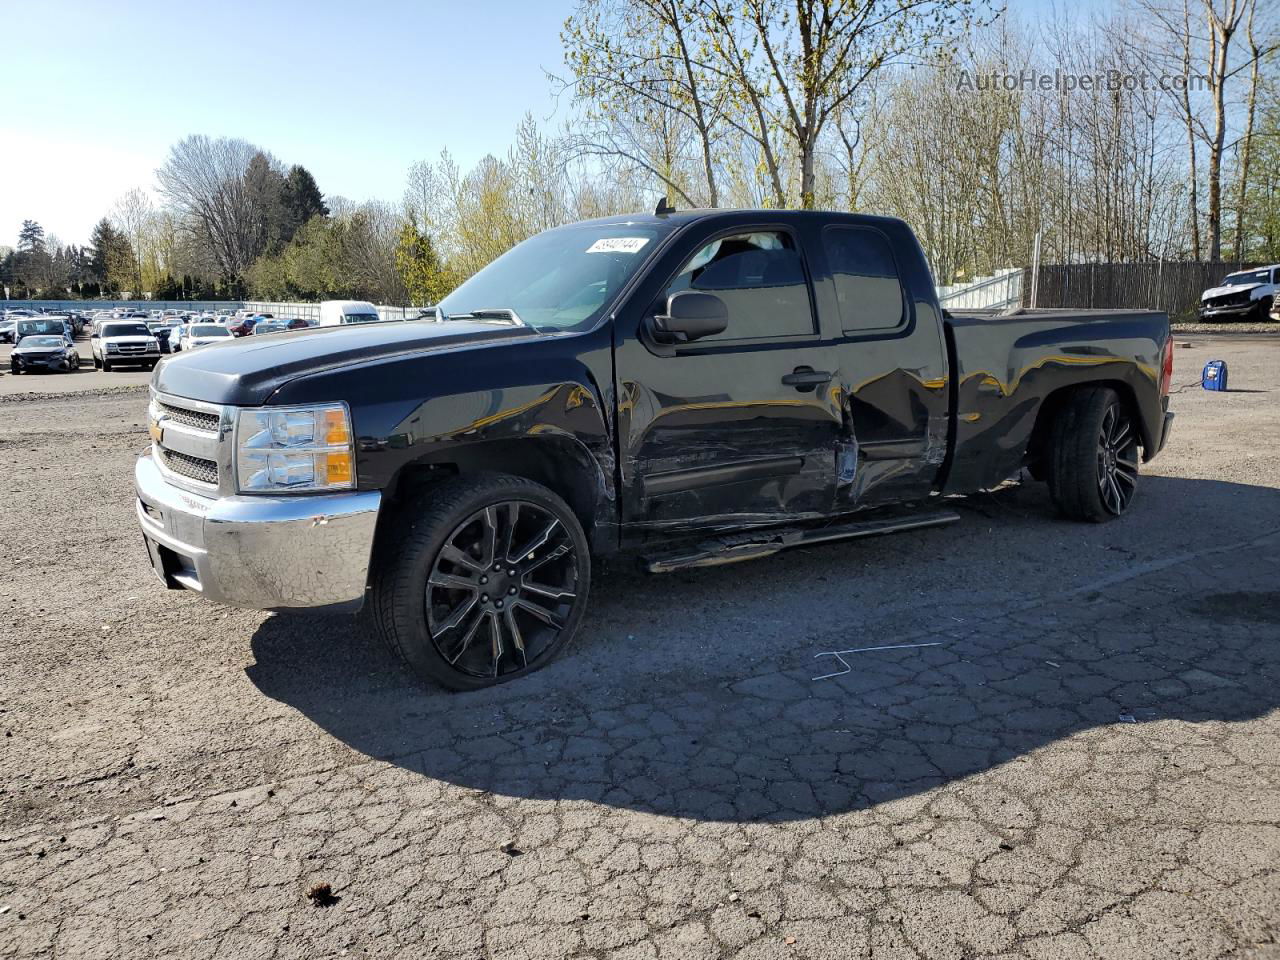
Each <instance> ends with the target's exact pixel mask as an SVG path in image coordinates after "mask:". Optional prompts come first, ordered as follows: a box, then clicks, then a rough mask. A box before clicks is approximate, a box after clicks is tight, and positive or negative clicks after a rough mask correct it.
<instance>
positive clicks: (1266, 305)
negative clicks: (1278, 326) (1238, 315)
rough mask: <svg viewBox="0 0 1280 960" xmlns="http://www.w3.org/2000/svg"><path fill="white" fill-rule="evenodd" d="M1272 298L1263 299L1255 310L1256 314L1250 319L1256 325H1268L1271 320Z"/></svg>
mask: <svg viewBox="0 0 1280 960" xmlns="http://www.w3.org/2000/svg"><path fill="white" fill-rule="evenodd" d="M1272 302H1273V298H1272V297H1261V298H1260V299H1259V300H1258V305H1257V306H1256V307H1255V308H1254V314H1253V316H1252V317H1250V318H1249V319H1250V320H1252V321H1253V322H1254V323H1267V322H1269V321H1270V320H1271V304H1272Z"/></svg>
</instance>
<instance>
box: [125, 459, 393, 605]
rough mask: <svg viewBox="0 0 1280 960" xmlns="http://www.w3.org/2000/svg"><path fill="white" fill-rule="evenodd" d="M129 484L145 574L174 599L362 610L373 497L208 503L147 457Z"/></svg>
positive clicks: (377, 499) (376, 499) (376, 502)
mask: <svg viewBox="0 0 1280 960" xmlns="http://www.w3.org/2000/svg"><path fill="white" fill-rule="evenodd" d="M133 475H134V485H135V487H136V489H137V493H138V501H137V505H136V506H137V512H138V523H139V524H141V526H142V534H143V537H144V539H145V540H146V542H147V552H148V553H149V554H150V556H151V565H152V567H154V568H155V571H156V573H157V574H158V575H159V576H160V579H161V580H163V581H164V583H165V585H166V586H168V587H170V588H171V589H175V590H177V589H187V590H198V591H200V592H201V593H203V594H204V595H205V596H206V597H208V598H209V599H210V600H216V601H217V602H219V603H225V604H229V605H231V606H235V607H250V608H252V609H256V610H279V609H287V608H291V607H330V606H340V607H347V608H353V609H358V608H359V607H360V605H361V604H362V603H363V602H364V592H365V586H366V584H367V582H368V578H369V558H370V555H371V554H372V552H373V535H374V528H375V527H376V526H377V522H378V508H379V506H380V505H381V502H382V494H381V493H379V492H378V491H376V490H374V491H364V492H352V493H338V494H317V495H314V496H292V497H268V496H236V497H205V496H201V495H199V494H196V493H189V492H188V491H186V490H180V489H179V488H177V487H175V486H173V485H172V484H170V483H168V482H167V481H166V480H165V478H164V477H163V476H162V475H161V473H160V469H159V467H157V466H156V464H155V462H154V461H153V460H152V459H151V455H150V454H146V455H144V456H142V457H140V458H139V459H138V462H137V464H136V465H135V467H134V474H133Z"/></svg>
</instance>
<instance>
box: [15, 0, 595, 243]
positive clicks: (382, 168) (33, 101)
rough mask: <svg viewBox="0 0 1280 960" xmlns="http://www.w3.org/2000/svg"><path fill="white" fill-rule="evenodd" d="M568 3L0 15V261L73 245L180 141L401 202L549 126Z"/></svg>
mask: <svg viewBox="0 0 1280 960" xmlns="http://www.w3.org/2000/svg"><path fill="white" fill-rule="evenodd" d="M570 8H571V3H570V2H569V0H527V2H523V3H521V2H517V0H474V2H470V3H460V2H444V0H420V2H417V3H413V2H407V0H364V2H351V0H344V2H335V0H309V2H297V0H290V2H271V0H259V2H249V0H215V2H214V3H200V4H195V3H183V2H181V0H167V2H157V0H122V2H116V3H108V2H107V0H96V2H94V0H0V33H2V34H3V35H4V41H3V44H2V45H0V93H2V95H3V101H4V103H5V107H4V109H3V110H0V245H12V244H14V243H15V242H16V238H17V232H18V227H19V225H20V224H21V222H22V220H23V219H24V218H27V217H30V218H32V219H35V220H38V221H40V223H41V224H43V225H44V227H45V229H46V230H47V231H49V232H52V233H54V234H56V235H57V236H58V237H59V238H60V239H61V240H62V241H63V242H75V243H80V242H83V241H85V240H86V239H87V238H88V233H89V230H90V229H91V228H92V225H93V224H94V223H95V222H96V221H97V220H98V219H99V218H100V217H101V216H103V215H104V214H105V213H106V212H107V211H108V209H109V208H110V206H111V204H112V203H113V202H114V200H115V198H116V197H117V196H119V195H120V194H121V193H124V192H125V191H126V190H129V189H130V188H132V187H135V186H142V187H149V186H151V185H152V183H153V181H154V177H153V171H154V169H155V168H156V167H157V166H159V165H160V164H161V162H163V160H164V157H165V154H166V152H167V150H168V147H169V145H170V144H171V143H173V142H174V141H176V140H178V139H180V138H181V137H183V136H185V135H186V134H188V133H207V134H210V135H215V136H216V135H228V136H236V137H243V138H244V139H246V140H250V141H252V142H254V143H257V144H259V145H261V146H263V147H265V148H266V149H268V150H270V151H271V152H272V153H274V154H275V155H276V156H277V157H279V158H280V159H281V160H282V161H283V162H285V163H301V164H303V165H304V166H306V167H307V168H308V169H310V170H311V172H312V173H313V174H315V177H316V179H317V181H318V182H319V184H320V189H321V190H323V191H324V192H325V193H327V194H341V195H343V196H346V197H349V198H351V199H352V200H357V201H359V200H366V199H370V198H378V199H384V200H392V201H398V200H399V199H400V197H401V194H402V193H403V190H404V183H405V173H406V171H407V170H408V168H409V165H410V164H412V163H413V162H414V161H416V160H421V159H435V158H436V157H437V156H438V155H439V153H440V150H441V148H443V147H445V146H447V147H448V148H449V150H450V151H451V152H452V153H453V154H454V156H455V157H456V158H457V160H458V162H459V163H460V164H462V165H463V166H464V167H466V166H469V165H470V164H471V163H474V162H475V161H476V160H478V159H479V158H480V157H482V156H484V154H485V153H489V152H495V153H501V152H505V151H506V149H507V147H508V146H509V144H510V143H511V140H512V135H513V132H514V130H515V127H516V124H517V123H519V121H520V118H521V117H522V116H523V115H524V113H525V112H526V111H531V112H532V113H533V114H534V115H535V116H536V117H537V118H538V119H540V120H542V119H546V118H549V117H550V118H552V119H553V122H554V121H555V120H558V119H560V118H562V117H563V116H564V114H565V113H566V109H567V105H566V106H565V107H561V108H560V109H559V112H556V103H555V101H554V99H553V97H552V95H551V85H550V84H549V83H548V82H547V80H546V78H545V76H544V73H543V71H544V69H545V70H553V71H557V72H559V71H560V70H561V67H562V59H561V50H560V39H559V32H560V26H561V23H562V22H563V21H564V18H565V16H566V15H567V14H568V12H569V10H570Z"/></svg>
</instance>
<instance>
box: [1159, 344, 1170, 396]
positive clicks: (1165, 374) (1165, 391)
mask: <svg viewBox="0 0 1280 960" xmlns="http://www.w3.org/2000/svg"><path fill="white" fill-rule="evenodd" d="M1171 383H1173V337H1172V335H1171V336H1170V337H1169V338H1168V339H1166V340H1165V342H1164V363H1163V365H1162V369H1161V370H1160V396H1162V397H1167V396H1168V395H1169V385H1170V384H1171Z"/></svg>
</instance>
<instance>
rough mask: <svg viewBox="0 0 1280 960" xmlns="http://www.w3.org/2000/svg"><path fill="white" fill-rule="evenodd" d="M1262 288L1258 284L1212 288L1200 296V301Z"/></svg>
mask: <svg viewBox="0 0 1280 960" xmlns="http://www.w3.org/2000/svg"><path fill="white" fill-rule="evenodd" d="M1260 286H1262V284H1260V283H1239V284H1236V285H1235V286H1231V287H1213V288H1212V289H1210V290H1206V291H1205V292H1204V293H1202V294H1200V299H1201V300H1211V299H1212V298H1214V297H1222V296H1226V295H1227V294H1228V293H1244V291H1246V290H1257V289H1258V287H1260Z"/></svg>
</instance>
